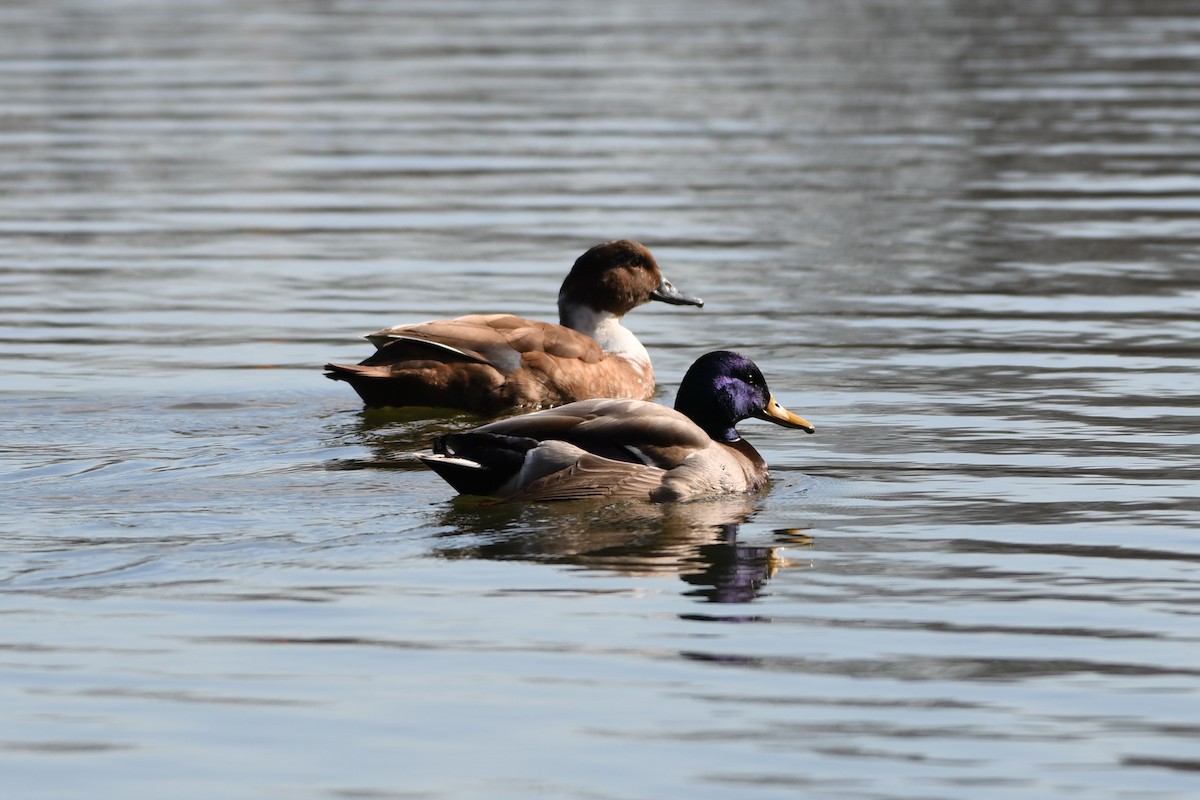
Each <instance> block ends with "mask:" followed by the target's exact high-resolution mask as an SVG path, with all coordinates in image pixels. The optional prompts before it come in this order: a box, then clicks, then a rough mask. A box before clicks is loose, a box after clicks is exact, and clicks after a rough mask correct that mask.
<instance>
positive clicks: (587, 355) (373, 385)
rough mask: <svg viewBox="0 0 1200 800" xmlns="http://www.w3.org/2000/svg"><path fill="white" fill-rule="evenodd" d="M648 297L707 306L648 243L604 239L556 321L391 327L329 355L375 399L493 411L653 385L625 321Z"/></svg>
mask: <svg viewBox="0 0 1200 800" xmlns="http://www.w3.org/2000/svg"><path fill="white" fill-rule="evenodd" d="M651 300H660V301H662V302H664V303H670V304H673V305H691V306H703V305H704V301H703V300H701V299H700V298H698V297H693V296H692V295H690V294H687V293H685V292H681V291H679V290H678V289H676V288H675V287H674V286H672V285H671V283H670V281H668V280H666V279H665V278H664V277H663V275H662V272H660V271H659V268H658V264H657V262H655V260H654V256H653V255H651V254H650V251H649V250H648V249H646V248H645V247H643V246H642V245H640V244H638V243H637V242H631V241H628V240H620V241H614V242H606V243H604V244H599V245H596V246H595V247H593V248H592V249H590V250H588V251H587V252H586V253H584V254H583V255H582V256H580V257H579V258H578V259H577V260H576V261H575V266H574V267H572V268H571V272H570V273H569V274H568V275H567V277H566V280H564V281H563V284H562V288H561V289H560V290H559V293H558V318H559V324H558V325H552V324H550V323H548V322H538V321H536V320H529V319H522V318H521V317H515V316H513V315H511V314H472V315H470V316H466V317H458V318H457V319H450V320H439V321H436V322H422V323H417V324H414V325H399V326H396V327H393V328H384V329H383V330H381V331H376V332H375V333H372V334H369V335H368V336H367V337H366V338H367V339H368V340H370V341H371V342H372V343H373V344H374V345H375V346H376V347H377V348H378V350H377V351H376V352H375V353H374V354H373V355H372V356H371V357H370V358H367V359H366V360H365V361H363V362H361V363H359V364H358V365H350V364H326V365H325V369H326V370H327V371H326V373H325V374H326V377H329V378H332V379H333V380H337V381H346V382H347V383H349V384H350V385H351V386H352V387H354V390H355V391H356V392H358V394H359V396H360V397H362V399H363V402H364V403H365V404H366V405H367V406H368V407H378V406H440V407H447V408H458V409H463V410H466V411H475V412H478V413H485V414H494V413H498V412H501V411H505V410H508V409H523V408H544V407H548V406H557V405H562V404H563V403H570V402H572V401H575V400H584V399H587V398H591V397H615V398H634V399H638V400H645V399H647V398H649V397H651V396H652V395H653V394H654V369H653V368H652V367H651V366H650V355H649V353H647V352H646V348H645V347H643V346H642V343H641V342H639V341H638V340H637V337H636V336H634V335H633V333H631V332H630V331H629V329H628V328H625V327H624V326H623V325H622V324H621V318H622V317H623V316H624V315H625V314H626V313H628V312H629V311H631V310H633V309H634V308H637V307H638V306H640V305H642V304H643V303H647V302H649V301H651Z"/></svg>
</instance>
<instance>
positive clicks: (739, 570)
mask: <svg viewBox="0 0 1200 800" xmlns="http://www.w3.org/2000/svg"><path fill="white" fill-rule="evenodd" d="M760 503H761V498H758V497H751V496H735V497H720V498H712V499H709V500H701V501H694V502H690V503H669V504H665V505H661V504H651V503H624V504H618V505H604V506H599V505H596V504H595V503H584V502H574V503H555V504H548V503H546V504H510V503H488V502H480V501H478V500H473V499H469V498H459V499H457V500H455V501H454V502H453V504H452V505H451V507H450V509H449V510H448V511H447V512H446V513H445V514H444V515H443V516H442V519H441V523H442V524H443V525H445V526H446V527H447V528H448V529H449V530H448V531H447V532H446V533H444V534H442V535H441V541H442V546H440V547H438V548H437V550H436V552H437V554H438V555H440V556H442V557H444V558H455V559H456V558H483V559H493V560H519V561H538V562H545V563H553V564H561V565H570V566H574V567H578V568H581V569H589V570H600V571H606V572H614V573H617V574H622V575H650V576H654V575H658V576H678V577H679V578H680V579H682V580H683V581H684V582H685V583H686V584H688V585H689V586H690V587H692V588H690V589H689V590H688V591H686V592H684V594H685V595H687V596H691V597H697V598H702V599H704V600H706V601H708V602H713V603H748V602H751V601H752V600H754V599H755V598H756V597H758V596H759V595H760V594H761V592H762V590H763V588H764V586H765V585H766V583H767V582H768V580H770V578H771V577H772V576H773V575H775V573H776V572H777V571H778V570H779V569H781V568H783V567H785V566H791V565H790V564H789V563H788V562H787V561H786V560H785V559H784V558H783V557H782V555H781V551H782V548H783V545H784V544H788V545H791V546H803V545H804V544H805V543H806V541H807V540H806V539H805V538H804V537H803V536H802V535H798V534H797V533H796V532H795V531H777V532H776V533H777V538H778V539H779V541H780V542H781V543H780V544H779V545H747V544H744V543H742V542H739V541H738V540H737V533H738V528H739V526H740V525H741V524H743V523H744V522H746V521H748V520H749V519H750V518H751V517H753V516H754V514H755V513H756V511H757V510H758V505H759V504H760Z"/></svg>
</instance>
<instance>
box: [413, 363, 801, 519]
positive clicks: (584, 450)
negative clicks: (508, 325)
mask: <svg viewBox="0 0 1200 800" xmlns="http://www.w3.org/2000/svg"><path fill="white" fill-rule="evenodd" d="M749 417H756V418H758V419H763V420H766V421H767V422H773V423H775V424H776V425H782V426H783V427H785V428H799V429H801V430H803V431H805V432H806V433H812V432H813V426H812V424H811V423H810V422H808V421H807V420H805V419H804V418H803V417H799V416H796V415H795V414H793V413H792V412H791V411H788V410H787V409H786V408H784V407H783V406H781V405H779V403H778V402H777V401H776V400H775V397H774V395H772V394H771V390H770V389H768V388H767V382H766V380H765V379H764V378H763V375H762V372H761V371H759V369H758V367H757V366H756V365H755V364H754V362H753V361H751V360H750V359H748V358H746V357H745V356H743V355H741V354H739V353H734V352H731V351H729V350H718V351H715V352H712V353H707V354H705V355H703V356H701V357H700V358H699V359H697V360H696V363H694V364H692V366H691V367H690V368H689V369H688V371H687V374H686V375H684V378H683V382H682V383H681V384H680V385H679V394H678V395H677V397H676V400H675V408H674V409H671V408H667V407H666V406H660V405H658V404H656V403H647V402H644V401H641V400H608V399H604V400H583V401H581V402H578V403H570V404H568V405H565V406H562V407H560V408H552V409H548V410H545V411H535V412H533V413H531V414H523V415H521V416H518V417H509V418H508V419H502V420H499V421H498V422H492V423H489V424H487V425H483V426H481V427H479V428H476V429H474V430H472V431H466V432H463V433H451V434H446V435H444V436H440V437H438V438H437V440H436V441H435V442H434V445H433V452H432V453H426V454H421V455H419V456H418V457H419V458H420V459H421V461H423V462H424V463H425V464H426V466H428V467H429V468H430V469H432V470H433V471H434V472H436V473H437V474H438V475H440V476H441V477H442V478H443V479H444V480H445V481H446V482H447V483H449V484H450V485H451V486H453V487H454V488H455V489H457V490H458V491H459V492H460V493H462V494H473V495H483V496H488V497H497V498H501V499H504V500H539V501H541V500H578V499H583V498H601V499H606V500H617V499H631V500H649V501H653V502H664V501H671V500H690V499H693V498H697V497H707V496H711V495H717V494H733V493H738V492H756V491H760V490H762V489H763V488H764V487H766V485H767V480H768V477H769V476H768V473H767V464H766V461H765V460H764V459H763V457H762V456H761V455H759V453H758V451H757V450H755V449H754V447H752V446H751V445H750V443H749V442H747V441H746V440H745V439H743V438H742V437H741V436H740V435H739V434H738V432H737V428H736V427H735V426H736V425H737V423H738V422H740V421H742V420H744V419H747V418H749Z"/></svg>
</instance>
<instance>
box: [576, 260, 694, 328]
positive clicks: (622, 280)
mask: <svg viewBox="0 0 1200 800" xmlns="http://www.w3.org/2000/svg"><path fill="white" fill-rule="evenodd" d="M651 300H659V301H661V302H663V303H670V304H672V305H677V306H703V305H704V301H703V300H701V299H700V298H699V297H695V296H693V295H690V294H688V293H687V292H682V291H680V290H678V289H676V288H675V287H674V286H673V285H671V282H670V281H668V280H667V279H666V278H664V277H663V274H662V271H661V270H659V268H658V262H656V261H655V260H654V256H653V255H651V254H650V251H649V250H648V249H647V248H646V247H644V246H643V245H640V244H638V243H637V242H633V241H630V240H628V239H620V240H617V241H614V242H605V243H604V244H598V245H596V246H595V247H593V248H592V249H591V250H588V251H587V252H586V253H584V254H583V255H581V256H580V257H579V258H578V259H576V260H575V266H573V267H572V268H571V272H570V273H569V274H568V275H567V278H566V280H564V281H563V284H562V288H561V289H560V290H559V292H558V313H559V317H560V319H561V324H563V325H567V326H568V327H573V326H572V325H571V324H570V322H571V318H572V317H573V316H574V314H575V310H576V309H581V308H589V309H591V310H592V311H594V312H598V313H609V314H612V315H613V316H615V317H618V318H619V317H623V316H624V315H625V314H627V313H628V312H629V311H631V310H633V309H634V308H637V307H638V306H640V305H642V304H643V303H647V302H649V301H651Z"/></svg>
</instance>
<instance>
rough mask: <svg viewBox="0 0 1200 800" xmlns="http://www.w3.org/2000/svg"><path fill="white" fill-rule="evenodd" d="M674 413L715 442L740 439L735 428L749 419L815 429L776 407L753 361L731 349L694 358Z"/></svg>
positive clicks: (684, 378) (803, 428) (773, 397)
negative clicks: (754, 418)
mask: <svg viewBox="0 0 1200 800" xmlns="http://www.w3.org/2000/svg"><path fill="white" fill-rule="evenodd" d="M675 410H676V411H678V412H680V413H682V414H685V415H686V416H687V417H688V418H690V419H691V420H692V422H695V423H696V424H697V425H699V426H700V427H701V428H703V429H704V432H705V433H707V434H708V435H709V436H710V437H712V438H713V439H714V440H716V441H718V442H736V441H737V440H738V439H740V438H741V437H740V436H739V435H738V432H737V429H736V427H735V426H736V425H737V424H738V423H739V422H741V421H742V420H744V419H748V418H750V417H756V418H758V419H762V420H766V421H767V422H773V423H775V424H776V425H781V426H783V427H785V428H799V429H800V430H802V431H804V432H805V433H812V432H813V431H814V430H815V428H813V425H812V423H810V422H809V421H808V420H806V419H804V418H803V417H800V416H797V415H795V414H793V413H792V412H791V411H788V410H787V409H786V408H784V407H783V406H781V405H779V402H778V401H776V400H775V396H774V395H772V394H771V390H770V389H769V388H767V381H766V379H765V378H764V377H763V374H762V372H761V371H760V370H759V368H758V366H757V365H756V364H755V363H754V362H753V361H751V360H750V359H748V358H746V357H745V356H743V355H742V354H740V353H735V352H733V351H731V350H716V351H713V352H711V353H705V354H704V355H702V356H700V358H698V359H696V362H695V363H694V364H692V366H691V367H689V368H688V371H687V374H686V375H684V376H683V381H682V382H681V383H680V384H679V393H678V394H677V395H676V398H675Z"/></svg>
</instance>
